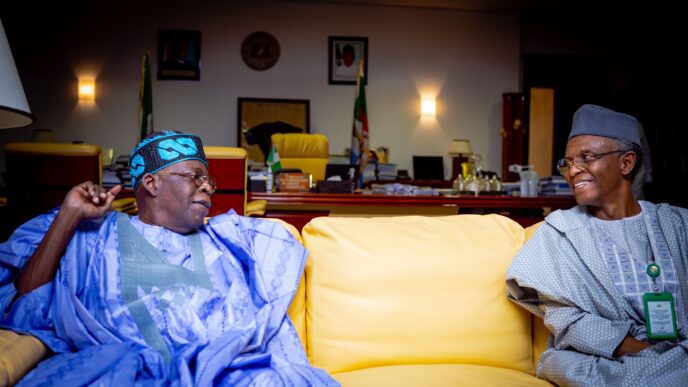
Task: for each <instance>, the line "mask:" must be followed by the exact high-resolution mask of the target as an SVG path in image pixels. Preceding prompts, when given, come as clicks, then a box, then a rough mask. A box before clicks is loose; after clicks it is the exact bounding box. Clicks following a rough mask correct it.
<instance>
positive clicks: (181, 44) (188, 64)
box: [158, 30, 201, 81]
mask: <svg viewBox="0 0 688 387" xmlns="http://www.w3.org/2000/svg"><path fill="white" fill-rule="evenodd" d="M200 63H201V31H181V30H159V31H158V79H181V80H192V81H198V80H199V79H201V66H200Z"/></svg>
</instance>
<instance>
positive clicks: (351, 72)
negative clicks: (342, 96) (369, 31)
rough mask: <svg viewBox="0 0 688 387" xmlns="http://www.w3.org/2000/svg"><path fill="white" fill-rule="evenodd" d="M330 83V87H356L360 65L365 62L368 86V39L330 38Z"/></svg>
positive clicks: (364, 68)
mask: <svg viewBox="0 0 688 387" xmlns="http://www.w3.org/2000/svg"><path fill="white" fill-rule="evenodd" d="M328 47H329V48H328V50H327V51H328V55H327V63H328V74H329V77H328V82H329V84H330V85H355V84H356V77H357V76H358V65H359V62H360V61H361V59H364V62H363V73H364V74H365V84H368V78H369V77H370V74H369V73H368V38H362V37H353V36H330V37H329V38H328Z"/></svg>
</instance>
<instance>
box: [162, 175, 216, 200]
mask: <svg viewBox="0 0 688 387" xmlns="http://www.w3.org/2000/svg"><path fill="white" fill-rule="evenodd" d="M156 175H162V176H165V175H174V176H182V177H186V178H189V179H191V180H193V182H194V183H195V184H196V188H199V187H200V186H202V185H203V184H204V183H208V185H209V186H210V191H208V193H209V194H211V195H212V194H214V193H215V190H216V189H217V186H216V184H215V178H214V177H212V176H209V175H207V174H205V173H203V171H201V170H200V169H197V170H195V171H193V172H184V173H181V172H158V173H156Z"/></svg>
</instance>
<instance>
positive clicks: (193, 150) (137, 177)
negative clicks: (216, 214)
mask: <svg viewBox="0 0 688 387" xmlns="http://www.w3.org/2000/svg"><path fill="white" fill-rule="evenodd" d="M187 160H198V161H200V162H202V163H203V164H205V166H206V168H207V167H208V161H207V160H206V158H205V152H204V151H203V143H202V142H201V138H200V137H198V136H196V135H194V134H187V133H181V132H177V131H174V130H164V131H162V132H159V134H157V135H153V136H151V137H148V138H144V139H143V140H142V141H141V142H140V143H139V144H138V145H136V148H134V150H133V151H131V155H130V156H129V173H130V175H131V186H132V187H133V188H134V192H136V189H137V188H138V187H139V184H141V179H142V178H143V175H145V174H146V173H155V172H158V171H159V170H161V169H163V168H166V167H168V166H170V165H172V164H175V163H179V162H182V161H187Z"/></svg>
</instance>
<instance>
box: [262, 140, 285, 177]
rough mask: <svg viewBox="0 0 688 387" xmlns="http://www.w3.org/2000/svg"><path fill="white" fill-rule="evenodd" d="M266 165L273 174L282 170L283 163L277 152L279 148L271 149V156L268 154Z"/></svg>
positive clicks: (273, 147)
mask: <svg viewBox="0 0 688 387" xmlns="http://www.w3.org/2000/svg"><path fill="white" fill-rule="evenodd" d="M265 164H267V165H268V168H269V169H270V173H272V174H275V173H277V172H278V171H279V170H280V169H282V163H280V157H279V153H278V152H277V146H275V145H273V146H272V148H271V149H270V154H268V158H267V160H265Z"/></svg>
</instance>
